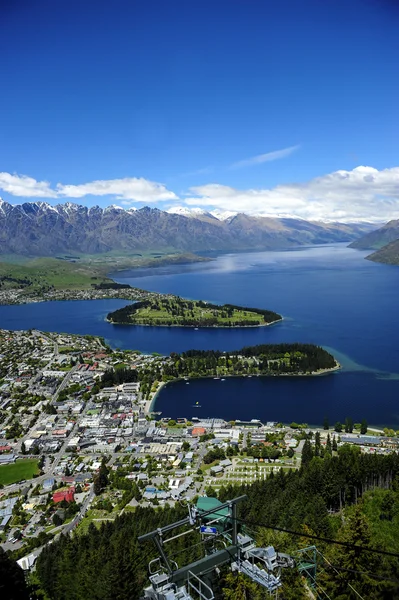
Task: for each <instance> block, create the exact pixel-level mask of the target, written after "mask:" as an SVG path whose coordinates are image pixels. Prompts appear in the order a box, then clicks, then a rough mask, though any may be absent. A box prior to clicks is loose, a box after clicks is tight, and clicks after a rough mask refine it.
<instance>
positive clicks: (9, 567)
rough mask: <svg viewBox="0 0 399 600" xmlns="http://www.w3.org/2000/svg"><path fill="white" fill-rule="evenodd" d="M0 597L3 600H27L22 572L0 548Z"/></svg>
mask: <svg viewBox="0 0 399 600" xmlns="http://www.w3.org/2000/svg"><path fill="white" fill-rule="evenodd" d="M0 597H1V598H4V600H6V599H7V600H29V597H30V596H29V593H28V589H27V587H26V583H25V577H24V572H23V570H22V569H21V568H20V567H19V566H18V565H17V563H16V562H15V561H14V560H12V559H11V558H8V556H7V554H6V553H5V552H4V550H3V548H1V547H0Z"/></svg>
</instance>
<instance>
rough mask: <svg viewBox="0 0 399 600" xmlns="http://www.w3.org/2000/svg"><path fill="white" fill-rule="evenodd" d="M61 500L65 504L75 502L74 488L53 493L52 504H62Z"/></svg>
mask: <svg viewBox="0 0 399 600" xmlns="http://www.w3.org/2000/svg"><path fill="white" fill-rule="evenodd" d="M63 500H65V502H73V501H74V500H75V488H74V487H71V488H68V489H66V490H57V491H56V492H54V494H53V502H55V503H56V504H57V503H58V502H62V501H63Z"/></svg>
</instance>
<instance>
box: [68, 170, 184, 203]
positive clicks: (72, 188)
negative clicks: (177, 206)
mask: <svg viewBox="0 0 399 600" xmlns="http://www.w3.org/2000/svg"><path fill="white" fill-rule="evenodd" d="M57 192H58V195H59V196H64V197H66V198H83V197H84V196H115V198H116V199H117V200H122V203H123V204H130V202H147V203H148V202H164V201H165V200H177V196H176V194H175V193H174V192H171V191H169V190H168V189H167V188H166V187H165V186H164V185H163V184H162V183H156V182H154V181H148V180H147V179H143V178H142V177H140V178H137V177H126V178H124V179H106V180H98V181H91V182H90V183H83V184H81V185H62V184H58V185H57Z"/></svg>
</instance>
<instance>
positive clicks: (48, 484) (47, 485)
mask: <svg viewBox="0 0 399 600" xmlns="http://www.w3.org/2000/svg"><path fill="white" fill-rule="evenodd" d="M54 484H55V479H54V477H49V478H48V479H45V480H44V481H43V485H42V488H43V491H44V492H51V490H52V489H53V485H54Z"/></svg>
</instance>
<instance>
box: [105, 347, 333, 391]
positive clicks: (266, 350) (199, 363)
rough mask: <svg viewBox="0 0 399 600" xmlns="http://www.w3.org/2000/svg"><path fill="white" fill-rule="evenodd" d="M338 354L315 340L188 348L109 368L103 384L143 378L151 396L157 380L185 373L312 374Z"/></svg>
mask: <svg viewBox="0 0 399 600" xmlns="http://www.w3.org/2000/svg"><path fill="white" fill-rule="evenodd" d="M337 366H338V365H337V362H336V360H335V358H334V357H333V356H332V355H331V354H330V353H329V352H327V350H324V348H321V347H320V346H314V345H312V344H298V343H294V344H262V345H258V346H247V347H245V348H242V349H241V350H233V351H231V352H221V351H219V350H188V351H187V352H183V353H181V354H178V353H176V352H172V353H171V355H170V357H168V358H166V357H160V360H158V361H156V362H154V363H152V364H151V365H147V366H144V367H141V368H139V369H129V368H128V367H122V368H118V369H109V370H107V371H106V372H105V373H104V375H103V378H102V382H101V386H102V387H108V386H112V385H119V384H121V383H127V382H134V381H139V382H140V391H141V393H142V395H143V397H144V398H147V399H148V398H149V397H150V394H151V392H153V391H154V386H155V387H156V386H157V384H158V383H157V382H161V381H163V382H168V381H173V380H174V379H181V378H184V377H192V378H195V377H223V376H225V375H226V376H231V375H233V376H234V375H235V376H244V375H270V376H278V375H306V374H307V375H310V374H312V373H317V372H321V371H323V370H329V369H335V368H337Z"/></svg>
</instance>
